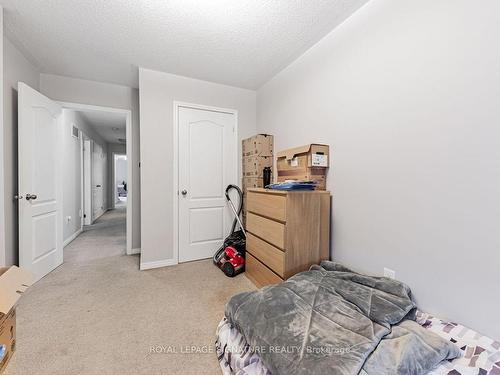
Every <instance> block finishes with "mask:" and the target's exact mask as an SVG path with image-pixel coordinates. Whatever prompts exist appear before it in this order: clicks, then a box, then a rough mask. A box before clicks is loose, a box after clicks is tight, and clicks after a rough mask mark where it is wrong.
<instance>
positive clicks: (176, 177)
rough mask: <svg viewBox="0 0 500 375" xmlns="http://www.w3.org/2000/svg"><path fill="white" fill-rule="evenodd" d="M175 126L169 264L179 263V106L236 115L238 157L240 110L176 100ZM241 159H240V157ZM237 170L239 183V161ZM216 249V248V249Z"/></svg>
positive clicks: (235, 137) (236, 174)
mask: <svg viewBox="0 0 500 375" xmlns="http://www.w3.org/2000/svg"><path fill="white" fill-rule="evenodd" d="M173 105H174V126H173V128H174V129H173V133H174V137H173V142H174V144H173V152H174V163H173V177H174V178H173V185H174V193H173V194H174V195H173V203H174V204H173V210H172V211H173V212H172V214H173V223H174V228H173V229H174V232H173V233H174V235H173V241H172V246H173V251H174V258H173V259H169V260H168V261H169V262H173V263H172V264H168V265H174V264H179V113H178V112H179V108H180V107H186V108H193V109H202V110H206V111H211V112H222V113H228V114H231V115H234V117H235V122H236V124H235V129H234V143H235V153H236V155H235V156H236V158H238V149H239V147H238V125H239V124H238V111H237V110H235V109H228V108H221V107H212V106H206V105H200V104H193V103H186V102H181V101H177V100H174V103H173ZM238 160H239V159H238ZM234 166H235V168H234V169H235V170H234V178H235V181H234V183H236V184H238V181H237V180H238V162H236V163H235V164H234ZM214 251H215V250H214Z"/></svg>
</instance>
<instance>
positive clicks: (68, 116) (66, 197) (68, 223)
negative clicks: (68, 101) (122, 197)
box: [62, 109, 110, 241]
mask: <svg viewBox="0 0 500 375" xmlns="http://www.w3.org/2000/svg"><path fill="white" fill-rule="evenodd" d="M63 122H64V126H63V136H62V140H63V156H62V158H63V180H64V186H63V240H64V241H67V240H68V239H70V238H71V237H72V236H73V235H74V234H75V233H77V232H78V231H79V230H80V228H81V217H80V210H81V212H82V215H83V207H82V201H81V199H82V195H81V194H82V189H81V186H82V180H81V175H82V174H81V173H82V164H81V162H82V160H81V144H80V139H77V138H75V137H73V136H72V128H73V125H74V126H76V127H77V128H78V129H80V131H81V132H82V133H83V134H85V135H86V136H87V137H88V138H90V139H92V140H93V141H94V142H95V143H96V144H98V145H99V146H100V147H102V149H103V150H104V153H107V149H108V147H107V143H106V141H105V140H103V139H102V138H101V136H100V135H99V134H98V133H97V132H96V131H95V129H94V128H93V126H92V124H89V123H88V122H87V121H86V120H85V119H84V118H83V117H82V116H81V114H80V113H79V112H77V111H74V110H68V109H64V110H63ZM100 170H101V173H103V176H101V177H105V178H104V179H103V181H104V183H103V187H102V189H103V202H104V207H105V209H106V208H108V204H109V201H108V200H107V196H108V190H109V189H110V185H109V184H108V181H107V174H108V169H107V163H106V161H105V160H102V165H101V168H100ZM101 179H102V178H101ZM69 218H71V219H69Z"/></svg>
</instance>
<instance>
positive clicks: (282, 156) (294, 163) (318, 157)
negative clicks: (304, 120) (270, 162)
mask: <svg viewBox="0 0 500 375" xmlns="http://www.w3.org/2000/svg"><path fill="white" fill-rule="evenodd" d="M276 164H277V168H278V182H283V181H286V180H296V181H306V180H310V181H314V182H316V184H317V185H316V189H317V190H326V174H327V172H328V167H329V166H330V147H329V146H328V145H322V144H315V143H312V144H308V145H305V146H301V147H295V148H290V149H287V150H283V151H280V152H278V155H277V163H276Z"/></svg>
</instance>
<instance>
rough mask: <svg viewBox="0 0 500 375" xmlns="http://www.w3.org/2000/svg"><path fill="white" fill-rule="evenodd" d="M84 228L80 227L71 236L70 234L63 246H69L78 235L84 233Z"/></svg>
mask: <svg viewBox="0 0 500 375" xmlns="http://www.w3.org/2000/svg"><path fill="white" fill-rule="evenodd" d="M82 232H83V230H82V229H79V230H77V231H76V232H75V233H73V234H72V235H71V236H69V237H68V238H67V239H66V240H64V242H63V247H66V246H68V245H69V244H70V243H71V242H73V241H74V240H75V239H76V237H78V236H79V235H80V234H82Z"/></svg>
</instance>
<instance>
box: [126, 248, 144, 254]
mask: <svg viewBox="0 0 500 375" xmlns="http://www.w3.org/2000/svg"><path fill="white" fill-rule="evenodd" d="M140 253H141V248H140V247H136V248H134V249H132V251H131V252H130V254H128V255H134V254H140Z"/></svg>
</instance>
